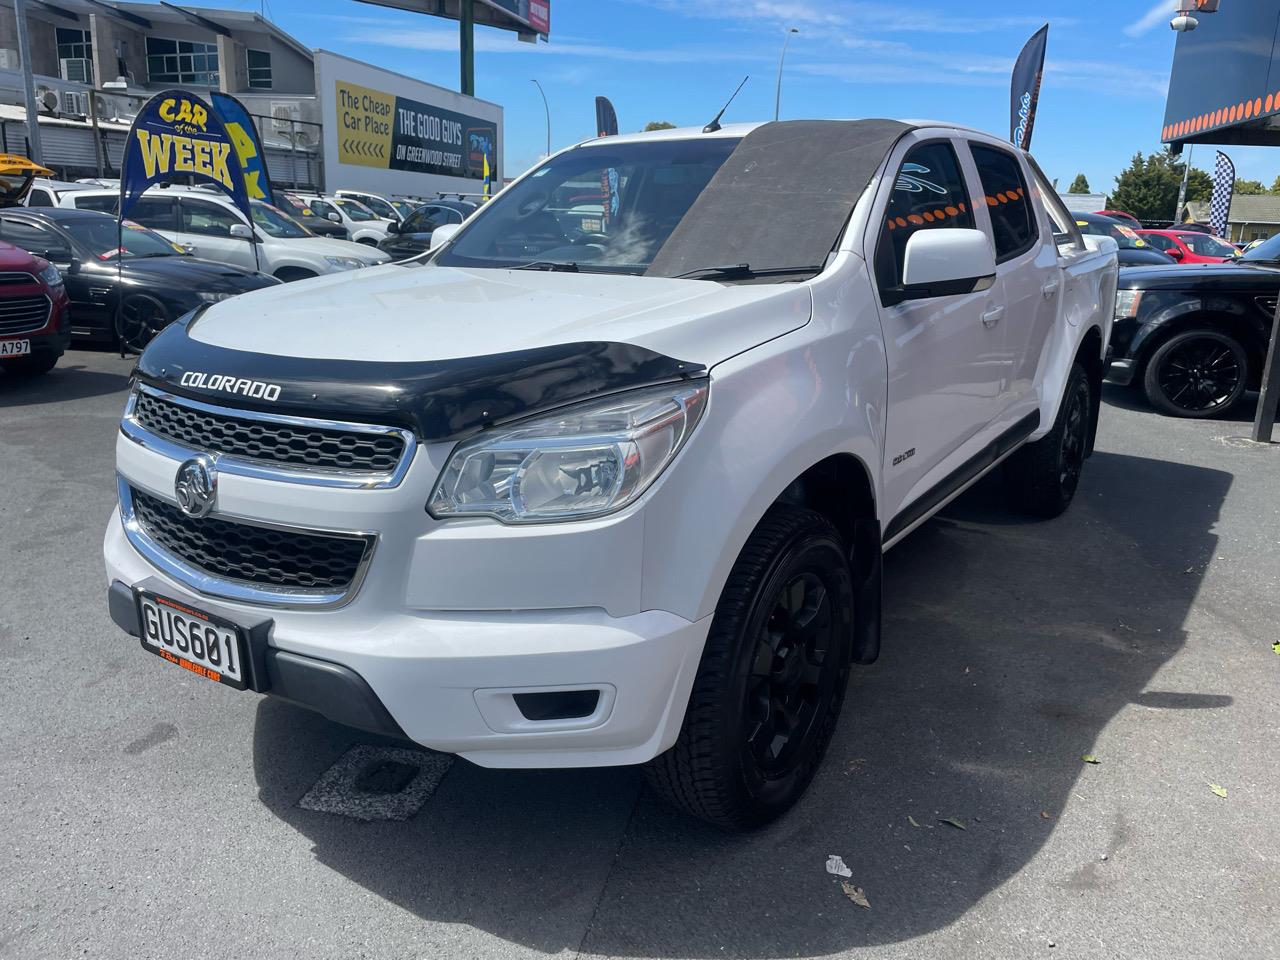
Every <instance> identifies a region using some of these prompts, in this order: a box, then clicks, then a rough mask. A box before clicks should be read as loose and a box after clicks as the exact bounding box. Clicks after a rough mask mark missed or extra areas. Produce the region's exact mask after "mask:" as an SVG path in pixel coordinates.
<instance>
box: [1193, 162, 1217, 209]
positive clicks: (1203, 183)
mask: <svg viewBox="0 0 1280 960" xmlns="http://www.w3.org/2000/svg"><path fill="white" fill-rule="evenodd" d="M1212 198H1213V177H1211V176H1209V174H1207V173H1205V172H1204V171H1203V170H1198V169H1196V168H1195V167H1192V168H1191V176H1189V177H1188V178H1187V203H1208V202H1209V201H1210V200H1211V199H1212Z"/></svg>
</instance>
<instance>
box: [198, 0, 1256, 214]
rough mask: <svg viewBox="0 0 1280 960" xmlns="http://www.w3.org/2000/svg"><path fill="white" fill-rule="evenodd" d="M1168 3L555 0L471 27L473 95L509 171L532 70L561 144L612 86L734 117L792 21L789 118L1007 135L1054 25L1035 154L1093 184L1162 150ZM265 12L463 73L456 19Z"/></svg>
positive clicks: (282, 4) (441, 70)
mask: <svg viewBox="0 0 1280 960" xmlns="http://www.w3.org/2000/svg"><path fill="white" fill-rule="evenodd" d="M208 2H209V5H211V6H213V5H223V4H220V3H218V2H217V0H208ZM224 2H225V0H224ZM1237 2H1239V0H1237ZM225 5H227V6H245V7H252V8H255V9H256V8H257V3H254V2H250V0H231V2H229V3H225ZM1172 8H1173V3H1172V2H1171V0H1161V2H1159V3H1156V2H1153V0H1110V2H1105V3H1075V4H1069V3H1064V2H1060V0H1052V2H1050V0H1039V2H1037V0H1030V2H1025V3H1023V2H1019V3H1014V2H1012V0H969V2H967V3H964V4H958V3H955V2H954V0H911V2H895V0H866V2H863V0H552V36H551V42H550V43H549V44H544V43H539V44H538V45H537V46H536V47H534V46H531V45H529V44H524V43H519V42H518V41H517V40H516V39H515V36H514V34H510V33H507V32H505V31H498V30H492V29H483V28H477V37H476V40H477V48H478V52H477V56H476V94H477V96H480V97H482V98H484V99H486V100H492V101H494V102H497V103H500V104H502V105H503V107H504V108H505V116H506V161H507V163H506V165H507V171H506V172H507V173H508V175H511V174H514V173H517V172H519V171H520V170H522V169H524V168H525V167H527V166H528V165H529V164H531V163H532V162H533V161H534V160H535V159H536V158H537V156H538V155H539V154H540V153H541V152H542V151H543V150H544V145H545V126H544V122H545V121H544V114H543V109H542V101H541V99H540V98H539V96H538V91H537V89H536V88H535V87H534V86H533V84H532V83H530V78H532V77H537V78H538V79H539V80H540V81H541V83H542V85H543V87H544V88H545V89H546V92H547V97H548V99H549V101H550V104H551V113H552V146H553V147H555V148H558V147H560V146H563V145H565V144H568V143H571V142H573V141H576V140H581V139H584V138H586V137H589V136H592V135H593V134H594V132H595V131H594V110H593V98H594V97H595V95H596V94H605V95H607V96H608V97H610V98H611V99H612V100H613V102H614V104H615V106H616V107H617V110H618V117H619V121H620V125H621V127H622V129H624V130H637V129H639V128H640V127H642V126H643V125H644V124H645V123H646V122H647V121H650V120H669V121H671V122H673V123H676V124H679V125H686V124H699V125H701V124H703V123H705V122H706V121H708V120H709V119H710V118H711V117H712V116H713V115H714V114H715V112H716V110H717V109H719V107H720V105H721V103H722V102H723V101H724V100H725V99H726V98H727V97H728V95H729V94H730V93H731V92H732V90H733V88H734V87H735V86H736V85H737V83H738V81H739V80H741V79H742V77H743V76H744V75H747V74H750V76H751V80H750V81H749V82H748V83H747V86H746V87H745V89H744V90H743V92H742V94H741V95H740V96H739V98H738V100H737V101H736V102H735V103H734V105H733V107H731V108H730V111H729V113H728V114H726V119H728V120H760V119H768V118H770V117H771V116H772V113H773V98H774V83H775V78H776V73H777V64H778V53H779V50H780V48H781V44H782V40H783V36H784V31H785V30H786V28H787V27H789V26H795V27H797V28H798V29H799V31H800V32H799V33H798V34H796V35H795V36H794V37H793V38H792V42H791V45H790V49H789V52H788V55H787V66H786V74H785V78H784V81H783V95H782V114H783V117H784V118H786V117H790V118H796V117H867V116H889V117H932V118H938V119H945V120H953V121H957V122H961V123H966V124H971V125H973V126H976V127H980V128H982V129H984V130H990V131H994V132H999V133H1001V134H1002V135H1003V134H1006V133H1007V131H1008V100H1009V72H1010V68H1011V66H1012V63H1013V59H1014V58H1015V57H1016V55H1017V53H1018V51H1019V49H1020V48H1021V46H1022V44H1023V43H1024V42H1025V40H1026V39H1027V38H1028V37H1029V36H1030V35H1031V34H1032V33H1033V32H1034V31H1035V30H1036V29H1037V28H1038V27H1039V26H1040V25H1041V24H1042V23H1045V22H1049V23H1050V24H1051V25H1052V26H1051V29H1050V35H1049V56H1048V64H1047V70H1046V77H1045V82H1044V89H1043V92H1042V95H1041V102H1040V113H1039V118H1038V121H1037V125H1036V130H1035V139H1034V143H1033V151H1032V152H1033V153H1034V154H1035V155H1036V157H1037V159H1038V160H1039V161H1040V163H1041V165H1042V166H1043V167H1044V168H1045V171H1046V172H1047V173H1048V174H1049V176H1050V177H1051V178H1054V177H1056V178H1061V180H1062V186H1064V187H1065V186H1066V185H1067V184H1068V183H1069V182H1070V180H1071V178H1072V177H1074V176H1075V174H1076V173H1078V172H1083V173H1084V174H1085V175H1086V176H1087V177H1088V178H1089V182H1090V185H1091V186H1092V187H1093V188H1094V190H1095V191H1099V192H1102V191H1109V190H1110V189H1111V187H1112V186H1114V178H1115V176H1116V174H1117V173H1119V172H1120V170H1121V169H1122V168H1123V167H1124V166H1125V165H1127V163H1128V161H1129V159H1130V157H1132V155H1133V153H1134V152H1135V151H1137V150H1141V151H1143V152H1144V153H1148V152H1151V151H1153V150H1155V149H1158V147H1159V136H1160V128H1161V125H1162V121H1163V117H1164V99H1165V89H1166V85H1167V82H1168V73H1169V65H1170V62H1171V60H1172V57H1173V45H1174V37H1175V34H1174V33H1173V31H1171V30H1170V29H1169V26H1168V21H1169V17H1170V16H1171V15H1172ZM266 12H267V14H268V16H270V17H272V18H273V19H275V21H276V22H277V23H279V24H280V25H281V26H282V27H283V28H284V29H285V30H287V31H289V32H290V33H292V34H293V35H294V36H296V37H297V38H298V39H299V40H301V41H302V42H304V43H306V44H308V45H309V46H313V47H325V48H327V49H330V50H333V51H335V52H337V53H342V54H346V55H347V56H352V57H357V58H359V59H362V60H367V61H370V62H372V63H376V64H379V65H382V66H385V67H387V68H388V69H391V70H395V71H398V72H401V73H405V74H408V75H410V76H414V77H418V78H420V79H422V80H426V81H429V82H431V83H437V84H440V85H441V86H447V87H451V88H454V89H456V88H457V84H458V63H457V43H458V39H457V27H456V24H454V23H453V22H451V21H446V20H440V19H437V18H434V17H427V16H415V15H412V14H407V13H401V12H397V11H394V10H389V9H386V8H382V7H376V6H371V5H368V4H364V3H358V2H354V0H269V2H268V4H267V7H266ZM1229 152H1230V153H1231V155H1232V157H1233V158H1234V159H1235V161H1236V167H1237V171H1238V174H1239V176H1241V177H1247V178H1252V179H1259V180H1262V181H1264V182H1265V183H1267V184H1268V185H1269V184H1270V183H1271V181H1272V180H1274V179H1275V177H1276V175H1277V174H1280V152H1276V151H1268V150H1261V149H1256V148H1255V149H1246V148H1231V149H1230V151H1229ZM1198 154H1199V155H1198V156H1197V157H1196V158H1195V159H1196V165H1197V166H1200V167H1204V168H1206V169H1210V170H1211V169H1212V162H1211V154H1210V148H1206V147H1201V148H1198Z"/></svg>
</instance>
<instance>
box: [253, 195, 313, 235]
mask: <svg viewBox="0 0 1280 960" xmlns="http://www.w3.org/2000/svg"><path fill="white" fill-rule="evenodd" d="M250 209H251V210H253V222H254V223H256V224H257V225H258V229H259V230H261V231H262V232H263V233H265V234H267V235H268V236H271V237H279V238H280V239H282V240H296V239H298V238H300V237H309V236H311V232H310V231H309V230H307V229H306V227H304V226H303V225H302V224H300V223H298V222H297V221H296V220H294V219H293V218H292V217H290V216H289V215H288V214H287V213H285V212H284V211H283V210H280V209H277V208H276V207H273V206H271V205H270V204H268V203H263V202H262V201H261V200H254V201H253V203H252V204H250Z"/></svg>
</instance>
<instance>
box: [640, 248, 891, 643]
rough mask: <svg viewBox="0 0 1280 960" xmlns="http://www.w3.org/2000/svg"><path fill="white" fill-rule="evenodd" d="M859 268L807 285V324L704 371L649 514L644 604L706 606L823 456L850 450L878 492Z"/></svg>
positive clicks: (867, 318) (872, 377)
mask: <svg viewBox="0 0 1280 960" xmlns="http://www.w3.org/2000/svg"><path fill="white" fill-rule="evenodd" d="M856 263H857V266H856V267H855V268H853V269H850V270H846V271H837V272H836V275H835V276H833V277H831V278H829V279H828V280H826V281H823V282H819V283H816V284H814V286H813V288H812V290H813V294H814V313H813V318H812V320H811V322H810V323H809V324H807V325H805V326H803V327H801V328H800V329H798V330H794V331H792V332H790V333H787V334H785V335H783V336H781V337H778V338H776V339H774V340H771V341H769V342H767V343H765V344H762V345H760V346H758V347H755V348H754V349H752V350H749V351H747V352H745V353H742V354H739V355H738V356H736V357H733V358H731V359H729V360H726V361H724V362H722V363H720V364H718V365H717V366H715V367H714V368H713V369H712V383H711V399H710V404H709V406H708V408H707V412H706V415H705V417H704V419H703V422H702V423H701V424H700V425H699V427H698V430H697V432H696V433H695V435H694V436H693V437H692V438H691V439H690V441H689V445H688V446H687V447H686V448H685V450H684V451H683V452H682V453H681V455H680V458H679V460H678V461H677V463H675V464H674V465H673V466H672V469H671V473H670V475H669V476H667V477H665V478H663V482H662V483H661V484H660V486H659V487H658V488H656V489H655V490H654V491H652V492H651V497H652V499H651V500H650V502H649V503H648V505H647V507H646V510H645V527H644V531H645V532H644V537H645V549H644V561H643V564H644V566H643V569H644V574H643V593H642V609H646V610H649V609H658V610H666V611H669V612H671V613H676V614H678V615H680V616H682V617H685V618H686V619H689V620H698V619H701V618H702V617H704V616H707V615H708V614H710V613H712V612H714V610H715V606H716V603H717V601H718V600H719V597H720V594H721V592H722V590H723V589H724V585H725V582H726V581H727V580H728V577H729V572H730V570H731V569H732V567H733V564H734V562H735V561H736V560H737V557H738V554H739V553H740V552H741V550H742V547H743V545H744V544H745V543H746V541H747V538H748V537H749V536H750V535H751V532H752V531H753V530H754V529H755V527H756V525H757V524H758V523H759V522H760V519H761V518H762V517H763V516H764V514H765V512H766V511H767V510H768V509H769V507H770V506H771V505H772V504H773V503H774V502H775V501H776V500H777V499H778V497H779V496H781V495H782V493H783V492H784V491H785V490H786V489H787V488H788V487H789V486H791V484H792V482H793V481H794V480H795V479H796V478H797V477H799V476H800V475H801V474H803V473H804V472H805V471H806V470H807V469H808V468H809V467H811V466H813V465H814V464H816V463H818V462H820V461H822V460H824V459H826V458H827V457H829V456H832V455H834V454H851V455H853V456H854V457H856V458H857V459H858V460H859V461H860V462H861V463H862V464H863V466H864V467H866V468H867V472H868V475H869V476H870V477H871V478H872V483H873V489H874V490H875V493H876V495H877V497H878V495H879V487H878V484H879V480H880V472H881V471H880V466H881V461H882V450H883V436H884V415H885V411H884V401H885V396H886V393H887V380H886V376H887V374H886V360H885V353H884V345H883V341H882V340H881V335H880V328H879V320H878V318H877V316H876V314H875V310H874V306H873V300H872V298H871V295H870V288H869V286H867V284H866V282H865V271H863V270H862V269H861V261H856Z"/></svg>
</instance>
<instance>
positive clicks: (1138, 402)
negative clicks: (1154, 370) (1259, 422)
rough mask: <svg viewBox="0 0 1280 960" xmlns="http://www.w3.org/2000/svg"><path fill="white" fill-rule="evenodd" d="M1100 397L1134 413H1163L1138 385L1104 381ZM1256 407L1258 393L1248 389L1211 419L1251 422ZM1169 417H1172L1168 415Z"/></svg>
mask: <svg viewBox="0 0 1280 960" xmlns="http://www.w3.org/2000/svg"><path fill="white" fill-rule="evenodd" d="M1102 399H1103V400H1104V401H1105V402H1106V403H1108V404H1110V405H1111V406H1113V407H1119V408H1120V409H1121V410H1133V411H1134V412H1135V413H1145V414H1148V415H1151V414H1155V416H1158V417H1163V416H1167V414H1163V413H1160V412H1158V411H1157V410H1155V408H1154V407H1152V406H1151V403H1150V402H1149V401H1148V400H1147V398H1146V397H1145V396H1144V395H1143V393H1142V388H1141V387H1138V386H1132V385H1131V386H1121V385H1120V384H1118V383H1104V384H1103V385H1102ZM1257 409H1258V393H1257V391H1256V390H1249V391H1246V392H1245V395H1244V396H1243V397H1241V398H1240V402H1239V403H1237V404H1236V405H1235V406H1233V407H1232V408H1231V409H1230V410H1228V411H1227V412H1226V413H1220V414H1218V415H1217V416H1216V417H1212V418H1211V419H1213V420H1217V421H1220V422H1222V423H1243V424H1249V423H1253V417H1254V414H1255V413H1256V412H1257ZM1169 419H1174V418H1172V417H1170V418H1169Z"/></svg>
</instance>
